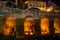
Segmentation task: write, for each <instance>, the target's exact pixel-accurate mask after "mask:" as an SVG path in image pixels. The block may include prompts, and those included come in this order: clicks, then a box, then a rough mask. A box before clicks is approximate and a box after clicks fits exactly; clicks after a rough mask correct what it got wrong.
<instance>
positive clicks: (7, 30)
mask: <svg viewBox="0 0 60 40" xmlns="http://www.w3.org/2000/svg"><path fill="white" fill-rule="evenodd" d="M13 29H14V31H16V18H15V16H14V15H13V14H9V15H7V16H6V17H5V23H4V26H3V31H4V35H10V34H11V32H12V34H11V35H14V33H13V32H14V31H12V30H13Z"/></svg>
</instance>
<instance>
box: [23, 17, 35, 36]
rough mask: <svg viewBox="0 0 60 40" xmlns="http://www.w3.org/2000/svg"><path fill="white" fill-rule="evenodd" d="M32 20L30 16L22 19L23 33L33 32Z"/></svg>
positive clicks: (29, 33) (31, 33)
mask: <svg viewBox="0 0 60 40" xmlns="http://www.w3.org/2000/svg"><path fill="white" fill-rule="evenodd" d="M33 24H34V20H33V18H31V17H28V18H26V19H25V21H24V34H25V35H33V34H34V26H33Z"/></svg>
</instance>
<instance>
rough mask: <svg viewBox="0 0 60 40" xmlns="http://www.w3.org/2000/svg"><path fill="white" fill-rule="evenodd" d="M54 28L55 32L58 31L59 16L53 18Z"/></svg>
mask: <svg viewBox="0 0 60 40" xmlns="http://www.w3.org/2000/svg"><path fill="white" fill-rule="evenodd" d="M54 29H55V33H60V18H55V20H54Z"/></svg>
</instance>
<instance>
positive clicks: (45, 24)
mask: <svg viewBox="0 0 60 40" xmlns="http://www.w3.org/2000/svg"><path fill="white" fill-rule="evenodd" d="M41 34H42V35H46V34H49V20H48V19H47V18H42V19H41Z"/></svg>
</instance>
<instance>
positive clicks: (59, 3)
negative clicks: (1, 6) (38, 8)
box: [3, 0, 60, 6]
mask: <svg viewBox="0 0 60 40" xmlns="http://www.w3.org/2000/svg"><path fill="white" fill-rule="evenodd" d="M3 1H5V0H3ZM10 1H13V2H14V1H15V0H10ZM22 1H26V0H22ZM42 1H46V2H48V0H42ZM51 1H52V2H53V3H55V4H57V5H59V6H60V0H51Z"/></svg>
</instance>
